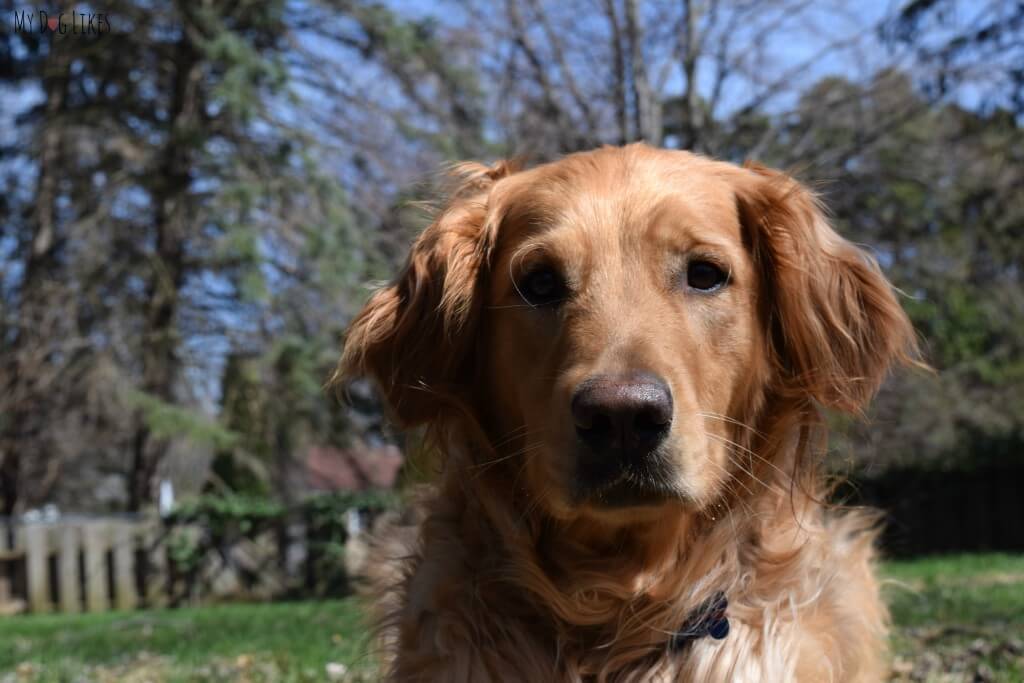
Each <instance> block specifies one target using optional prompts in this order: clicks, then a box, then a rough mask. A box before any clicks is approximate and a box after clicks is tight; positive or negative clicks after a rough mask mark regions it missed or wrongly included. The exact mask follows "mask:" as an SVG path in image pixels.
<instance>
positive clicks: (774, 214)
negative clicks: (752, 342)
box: [735, 165, 917, 412]
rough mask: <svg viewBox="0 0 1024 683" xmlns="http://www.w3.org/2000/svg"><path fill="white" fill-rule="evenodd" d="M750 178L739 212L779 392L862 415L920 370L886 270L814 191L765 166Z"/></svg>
mask: <svg viewBox="0 0 1024 683" xmlns="http://www.w3.org/2000/svg"><path fill="white" fill-rule="evenodd" d="M742 174H743V176H742V178H741V179H740V180H739V181H738V182H737V183H736V184H735V187H736V193H737V198H738V208H739V211H740V219H741V222H742V223H743V226H744V230H745V238H746V239H747V240H748V241H749V247H750V249H751V252H752V254H753V256H754V260H755V264H756V266H757V268H758V270H759V272H760V273H761V278H762V283H761V285H762V286H761V291H762V293H763V295H762V298H761V301H760V308H761V313H762V315H763V317H764V319H765V321H766V324H767V326H768V343H769V345H770V355H771V358H772V361H773V363H774V364H775V370H776V372H775V374H776V377H777V379H778V381H779V386H778V389H779V390H780V391H782V392H783V393H784V394H787V395H790V396H792V397H793V398H797V399H800V398H805V399H806V398H813V399H814V400H816V401H818V402H819V403H821V404H822V405H825V406H828V407H831V408H836V409H839V410H843V411H847V412H859V411H861V410H862V409H863V408H864V407H865V406H866V405H867V403H868V401H869V400H870V399H871V397H872V396H873V395H874V393H875V392H876V391H877V389H878V387H879V385H880V384H881V383H882V380H883V379H884V378H885V375H886V373H887V372H888V370H889V368H890V367H891V366H892V365H893V364H894V363H897V362H903V363H912V362H914V359H915V358H916V356H917V343H916V337H915V334H914V330H913V328H912V326H911V323H910V320H909V319H908V318H907V316H906V314H905V313H904V311H903V308H902V307H901V306H900V304H899V302H898V301H897V299H896V296H895V294H894V291H893V288H892V286H891V285H890V283H889V281H888V280H887V279H886V277H885V275H884V274H883V273H882V271H881V269H880V268H879V266H878V263H877V261H876V260H875V259H874V258H873V257H872V256H871V255H869V254H868V253H867V252H865V251H864V250H863V249H861V248H859V247H857V246H856V245H854V244H852V243H850V242H848V241H847V240H845V239H843V238H842V237H840V236H839V235H838V234H837V233H836V232H835V231H834V230H833V229H832V228H831V227H830V226H829V224H828V221H827V219H826V217H825V214H824V212H823V210H822V207H821V206H820V204H819V203H818V201H817V199H816V197H815V196H814V195H813V194H812V193H811V192H809V191H808V190H807V189H806V188H804V187H803V186H802V185H801V184H800V183H798V182H797V181H795V180H793V179H792V178H791V177H789V176H787V175H785V174H783V173H779V172H777V171H772V170H769V169H767V168H764V167H761V166H757V165H748V166H747V168H746V169H744V170H743V171H742Z"/></svg>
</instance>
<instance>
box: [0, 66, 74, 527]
mask: <svg viewBox="0 0 1024 683" xmlns="http://www.w3.org/2000/svg"><path fill="white" fill-rule="evenodd" d="M69 67H70V59H69V58H68V55H67V54H66V53H64V52H63V51H60V50H54V54H52V55H51V57H50V59H49V60H48V61H47V62H46V65H45V67H44V73H43V89H44V92H45V93H46V104H45V108H44V111H45V114H44V118H43V123H42V127H41V130H40V136H39V140H40V142H39V146H40V149H39V176H38V178H37V181H36V194H35V202H34V204H33V206H34V211H33V213H34V215H33V216H32V236H31V241H30V243H29V245H28V249H27V250H26V256H25V261H24V271H23V273H24V274H23V279H22V285H21V300H20V302H19V308H18V316H17V329H16V332H15V335H14V339H13V340H12V342H11V346H10V347H9V348H7V349H6V350H5V352H4V355H5V356H6V363H5V364H6V366H7V367H6V368H5V371H4V374H5V378H4V382H3V384H4V393H5V396H4V404H5V405H3V408H4V412H6V413H7V419H6V420H5V422H4V424H3V433H2V434H0V497H2V499H3V502H2V505H0V514H3V515H5V516H11V515H13V514H14V513H15V512H16V511H17V510H18V508H19V505H20V503H22V502H23V499H24V498H25V495H26V492H25V490H24V486H23V485H24V482H23V481H22V478H23V477H22V457H23V456H24V455H25V453H23V451H24V450H32V449H33V447H32V445H31V444H30V441H29V440H30V438H31V436H32V434H33V432H34V431H35V430H34V428H33V425H34V424H38V423H41V422H44V421H45V410H46V406H47V405H48V404H47V401H46V398H47V394H48V387H47V386H45V382H44V383H43V384H44V385H40V377H42V376H43V373H41V372H39V371H38V370H39V368H38V367H37V366H38V362H36V361H38V359H39V356H40V353H42V356H43V360H44V362H45V361H46V357H47V356H48V355H50V354H47V353H46V352H45V348H46V346H47V345H48V339H47V338H48V337H49V334H48V333H50V332H53V333H57V331H56V330H48V329H46V328H45V327H44V326H42V325H40V324H37V322H38V321H42V320H43V319H47V318H50V319H52V315H51V314H49V311H48V309H49V308H50V303H51V299H52V298H53V296H52V294H53V293H52V287H53V283H55V282H57V281H59V279H58V278H56V277H54V270H55V269H56V268H57V258H56V257H57V249H58V247H59V240H58V239H57V195H58V192H59V186H58V180H59V173H60V167H61V163H60V161H61V160H60V150H61V121H60V115H61V113H62V112H63V111H64V109H65V102H66V95H67V86H68V69H69ZM67 314H68V315H72V313H71V312H70V311H69V312H67ZM47 374H49V373H47ZM36 450H37V449H36ZM32 455H33V457H37V458H39V457H45V456H46V455H47V454H44V453H32Z"/></svg>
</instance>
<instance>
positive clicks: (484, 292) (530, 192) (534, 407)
mask: <svg viewBox="0 0 1024 683" xmlns="http://www.w3.org/2000/svg"><path fill="white" fill-rule="evenodd" d="M909 335H910V328H909V326H908V324H907V323H906V318H905V316H904V315H903V313H902V311H901V310H900V308H899V306H898V304H896V302H895V300H894V298H893V296H892V293H891V291H890V288H889V286H888V283H887V282H886V281H885V280H884V278H883V277H882V275H881V274H880V272H879V271H878V269H877V267H876V266H875V265H874V264H873V262H871V261H870V260H869V259H867V258H866V257H865V256H864V255H863V254H862V253H861V252H860V251H859V250H858V249H856V248H855V247H853V246H852V245H850V244H849V243H846V242H845V241H843V240H842V239H841V238H839V237H838V235H836V234H835V233H834V232H833V231H832V230H831V228H829V227H828V225H827V224H826V223H825V220H824V218H823V217H822V216H821V213H820V212H819V211H818V209H817V207H816V205H815V203H814V201H813V199H812V198H811V196H810V195H809V194H808V193H807V192H806V191H805V190H803V188H801V187H800V186H799V185H797V184H796V183H795V182H794V181H792V180H790V179H789V178H787V177H785V176H783V175H781V174H776V173H773V172H769V171H764V170H748V169H741V168H738V167H735V166H732V165H729V164H722V163H718V162H713V161H709V160H706V159H702V158H700V157H696V156H693V155H690V154H687V153H683V152H668V151H655V150H651V149H649V148H646V147H642V146H632V147H628V148H624V149H603V150H598V151H595V152H591V153H586V154H580V155H573V156H571V157H567V158H566V159H563V160H562V161H559V162H555V163H553V164H548V165H545V166H541V167H538V168H535V169H533V170H530V171H524V172H520V173H508V172H506V171H505V170H504V169H500V170H497V171H489V172H480V173H478V175H477V177H476V178H475V179H474V180H473V181H471V182H470V183H469V184H468V185H467V187H465V188H463V190H462V191H461V193H460V194H459V195H458V196H457V197H456V199H455V200H454V201H453V203H452V204H451V206H450V207H449V209H448V210H447V211H446V212H444V213H443V214H442V215H441V216H440V218H439V219H438V220H437V222H435V223H434V225H432V226H431V227H430V228H429V229H428V230H427V231H426V232H425V233H424V235H423V236H422V237H421V239H420V240H419V242H418V243H417V245H416V246H415V247H414V249H413V253H412V256H411V257H410V261H409V264H408V266H407V268H406V270H405V272H404V274H403V276H402V277H401V278H399V280H398V281H397V283H396V284H395V285H394V286H392V287H390V288H388V289H385V290H383V291H382V292H381V293H379V294H378V295H377V296H375V297H374V299H373V300H371V302H370V303H369V304H368V305H367V308H366V309H365V310H364V311H363V313H362V314H360V316H359V317H358V318H357V319H356V321H355V322H354V323H353V327H352V331H351V332H350V336H349V341H348V344H347V346H346V354H345V358H343V362H342V365H343V371H344V372H346V373H348V374H369V375H371V376H373V377H375V378H376V379H377V381H378V383H379V384H380V385H381V387H382V389H383V390H384V393H385V396H386V397H387V399H388V402H389V404H390V407H391V409H392V411H393V413H394V415H395V416H396V417H397V418H398V420H399V421H400V422H404V423H405V424H408V425H412V424H417V423H423V422H427V423H430V422H437V421H445V420H453V419H454V420H459V419H467V418H468V419H471V420H472V421H473V422H474V423H475V425H476V426H478V427H479V428H480V430H481V431H482V433H483V434H484V435H485V438H484V440H485V441H486V442H487V447H486V448H482V449H481V451H480V453H479V456H478V458H477V460H478V461H477V462H475V463H473V466H475V467H488V466H490V464H491V463H499V462H500V463H503V464H504V465H505V469H506V470H507V471H508V472H510V473H511V474H512V476H513V478H514V480H513V481H510V482H509V485H510V486H512V485H518V486H525V487H526V489H527V490H528V491H529V492H530V494H531V496H532V497H533V498H534V499H535V500H537V501H538V502H539V503H540V504H542V505H543V506H544V507H545V508H546V509H548V510H549V511H550V512H551V513H552V514H555V515H557V516H560V517H571V516H576V515H580V514H587V515H595V516H598V517H601V518H605V519H616V518H620V519H636V518H637V517H638V516H646V515H656V514H660V513H661V512H662V511H663V508H664V506H672V505H675V506H686V507H691V508H700V507H703V506H706V505H708V504H710V503H711V502H713V501H714V500H715V499H716V497H717V496H718V494H719V493H720V491H721V490H722V488H723V486H724V484H725V482H726V481H728V480H729V479H730V477H731V476H732V475H733V474H734V473H735V472H736V470H737V468H738V467H743V463H744V462H746V461H749V460H750V459H751V458H758V457H760V456H759V455H758V454H757V453H756V452H754V450H752V449H750V447H749V446H750V445H751V444H752V443H753V442H752V441H751V436H752V434H754V433H757V430H758V426H759V422H758V420H759V415H760V414H761V412H762V408H763V406H764V405H765V403H766V402H768V401H773V402H776V403H779V402H783V403H789V404H793V405H802V404H807V403H809V402H810V401H812V400H817V401H818V402H821V403H825V404H827V405H832V406H835V407H839V408H845V409H849V410H855V409H857V408H858V407H860V406H861V405H862V404H863V403H864V402H865V401H866V400H867V398H868V396H869V395H870V394H871V393H872V392H873V391H874V389H875V388H876V387H877V384H878V382H879V381H880V379H881V376H882V375H883V374H884V372H885V369H886V368H887V366H888V365H889V363H890V362H891V360H892V359H893V358H894V357H896V356H898V355H899V354H900V353H902V349H903V348H904V347H905V346H906V345H907V344H908V339H909V338H910V336H909ZM745 444H746V445H745ZM467 476H471V475H467Z"/></svg>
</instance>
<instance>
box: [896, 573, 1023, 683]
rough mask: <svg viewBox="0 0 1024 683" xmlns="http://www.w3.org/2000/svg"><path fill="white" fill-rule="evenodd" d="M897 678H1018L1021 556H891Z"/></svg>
mask: <svg viewBox="0 0 1024 683" xmlns="http://www.w3.org/2000/svg"><path fill="white" fill-rule="evenodd" d="M883 573H884V575H885V576H886V578H887V579H889V580H888V581H887V582H886V585H885V588H884V592H885V595H886V599H887V601H888V602H889V609H890V611H891V613H892V618H893V636H892V647H893V653H894V658H895V668H896V670H897V672H898V673H899V672H902V673H903V674H905V677H903V678H898V679H897V680H924V681H943V680H955V681H961V680H963V681H969V680H981V681H989V680H992V681H1005V682H1006V683H1010V682H1011V681H1012V682H1017V683H1019V682H1020V681H1024V555H1002V554H984V555H952V556H946V557H934V558H924V559H919V560H914V561H910V562H892V563H889V564H887V565H886V566H885V568H884V571H883Z"/></svg>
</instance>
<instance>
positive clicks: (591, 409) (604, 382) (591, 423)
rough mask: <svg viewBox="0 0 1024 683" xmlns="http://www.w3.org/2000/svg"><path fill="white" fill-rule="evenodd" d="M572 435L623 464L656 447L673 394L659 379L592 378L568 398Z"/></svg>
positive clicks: (665, 428)
mask: <svg viewBox="0 0 1024 683" xmlns="http://www.w3.org/2000/svg"><path fill="white" fill-rule="evenodd" d="M572 416H573V420H575V422H576V434H577V435H578V436H579V438H580V440H581V441H583V442H584V443H585V444H586V445H587V446H588V447H589V448H590V449H591V450H593V451H596V452H599V453H603V452H607V453H615V454H617V455H619V456H620V457H622V458H623V459H625V460H632V459H636V458H643V457H645V456H647V455H649V454H650V453H652V452H653V451H654V449H655V448H657V447H658V444H660V443H661V442H662V441H663V440H664V438H665V436H666V435H667V434H668V430H669V427H670V426H671V424H672V393H671V392H670V391H669V388H668V386H667V385H666V384H665V382H664V381H662V380H661V379H660V378H658V377H655V376H653V375H639V376H632V377H628V378H613V377H593V378H591V379H588V380H586V381H585V382H583V383H582V384H580V385H579V387H577V388H576V393H575V394H574V395H573V397H572Z"/></svg>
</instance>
